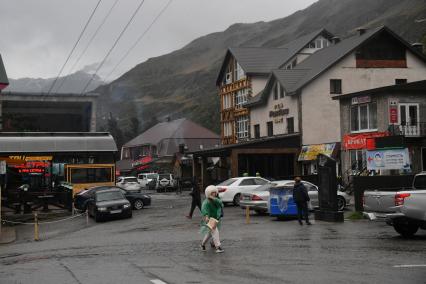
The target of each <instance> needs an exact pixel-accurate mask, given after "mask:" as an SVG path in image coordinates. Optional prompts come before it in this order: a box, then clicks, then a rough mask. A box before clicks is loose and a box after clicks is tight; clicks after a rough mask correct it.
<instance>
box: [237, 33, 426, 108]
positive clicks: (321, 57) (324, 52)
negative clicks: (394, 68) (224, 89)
mask: <svg viewBox="0 0 426 284" xmlns="http://www.w3.org/2000/svg"><path fill="white" fill-rule="evenodd" d="M382 32H386V33H389V34H390V35H391V36H393V37H394V38H395V39H397V40H398V41H399V42H401V43H402V44H404V45H405V47H406V48H407V49H408V50H410V51H411V52H412V53H413V54H415V55H416V56H418V57H419V58H421V59H422V60H423V61H426V58H425V57H424V56H423V55H422V54H421V53H419V52H418V51H417V50H415V49H413V48H412V46H411V45H410V44H409V43H408V42H406V41H405V40H404V39H402V38H401V37H400V36H398V35H397V34H395V33H394V32H393V31H392V30H390V29H389V28H387V27H385V26H382V27H379V28H376V29H372V30H369V31H366V32H365V33H364V34H362V35H355V36H352V37H349V38H347V39H345V40H342V41H341V42H339V43H337V44H335V45H332V46H329V47H327V48H323V49H321V50H319V51H317V52H316V53H314V54H312V55H311V56H309V57H308V58H307V59H305V60H304V61H303V62H301V63H300V64H298V65H296V67H294V68H293V69H290V70H273V71H272V73H271V75H270V77H269V79H268V83H267V84H266V87H265V89H264V90H263V92H262V93H261V94H260V95H261V96H260V97H259V98H252V99H251V100H249V101H248V103H247V104H246V105H245V106H246V107H251V106H256V105H259V104H262V103H263V102H264V101H265V100H267V95H268V94H269V91H270V88H271V87H272V86H273V83H274V82H275V80H278V81H279V82H280V83H281V85H282V86H283V87H284V89H285V91H286V93H287V94H290V95H291V94H295V93H296V92H298V91H299V90H300V89H302V88H303V87H304V86H306V85H307V84H309V83H310V82H311V81H313V80H314V79H315V78H317V77H318V76H320V75H321V74H322V73H323V72H325V71H326V70H328V69H329V68H331V67H332V66H333V65H334V64H336V63H337V62H339V61H340V60H341V59H343V58H344V57H345V56H346V55H348V54H350V53H351V52H353V51H354V50H355V49H356V48H357V47H359V46H360V45H362V44H364V43H366V42H368V41H369V40H371V39H373V38H375V37H376V36H377V35H378V34H380V33H382Z"/></svg>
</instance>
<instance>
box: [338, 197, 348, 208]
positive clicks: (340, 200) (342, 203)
mask: <svg viewBox="0 0 426 284" xmlns="http://www.w3.org/2000/svg"><path fill="white" fill-rule="evenodd" d="M345 207H346V201H345V199H344V198H343V197H341V196H337V210H339V211H343V210H345Z"/></svg>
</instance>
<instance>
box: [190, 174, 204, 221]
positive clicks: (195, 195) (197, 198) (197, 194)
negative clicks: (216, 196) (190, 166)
mask: <svg viewBox="0 0 426 284" xmlns="http://www.w3.org/2000/svg"><path fill="white" fill-rule="evenodd" d="M190 195H191V197H192V202H191V209H190V210H189V214H188V215H186V218H188V219H192V214H194V210H195V208H196V207H198V209H200V211H201V191H200V186H199V184H198V182H197V179H196V178H195V177H194V178H193V180H192V191H191V193H190Z"/></svg>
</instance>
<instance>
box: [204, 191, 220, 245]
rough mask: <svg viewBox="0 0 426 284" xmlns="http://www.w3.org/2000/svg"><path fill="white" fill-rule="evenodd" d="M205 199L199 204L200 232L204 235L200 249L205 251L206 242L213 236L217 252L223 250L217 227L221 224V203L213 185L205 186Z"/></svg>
mask: <svg viewBox="0 0 426 284" xmlns="http://www.w3.org/2000/svg"><path fill="white" fill-rule="evenodd" d="M205 193H206V199H205V200H204V201H203V204H202V205H201V214H202V215H203V219H202V220H201V230H200V232H201V234H203V235H204V237H203V240H202V242H201V250H202V251H206V243H207V242H208V240H209V239H210V238H213V243H214V246H215V248H216V252H217V253H221V252H223V249H222V248H221V247H220V239H219V228H220V225H221V215H222V208H223V203H222V201H221V200H220V199H219V198H218V195H219V192H218V190H217V188H216V186H214V185H209V186H208V187H207V188H206V191H205Z"/></svg>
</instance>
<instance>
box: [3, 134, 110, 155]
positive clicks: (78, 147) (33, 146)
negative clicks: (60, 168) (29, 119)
mask: <svg viewBox="0 0 426 284" xmlns="http://www.w3.org/2000/svg"><path fill="white" fill-rule="evenodd" d="M106 151H108V152H115V151H117V146H116V144H115V141H114V138H113V137H112V136H111V135H110V134H109V133H100V132H93V133H61V132H56V133H42V132H40V133H36V132H32V133H30V132H25V133H7V132H5V133H1V134H0V153H55V152H106Z"/></svg>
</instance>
